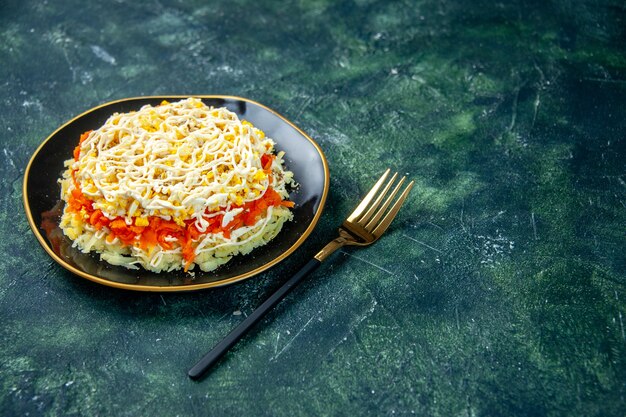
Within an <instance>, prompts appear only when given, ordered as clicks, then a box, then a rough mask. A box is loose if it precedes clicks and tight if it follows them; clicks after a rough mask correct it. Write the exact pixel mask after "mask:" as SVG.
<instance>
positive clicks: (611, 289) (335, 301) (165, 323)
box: [0, 0, 626, 416]
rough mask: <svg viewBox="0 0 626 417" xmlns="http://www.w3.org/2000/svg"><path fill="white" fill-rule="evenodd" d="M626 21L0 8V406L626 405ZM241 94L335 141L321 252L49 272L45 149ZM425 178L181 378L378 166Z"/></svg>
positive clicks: (457, 11)
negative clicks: (132, 115) (204, 373)
mask: <svg viewBox="0 0 626 417" xmlns="http://www.w3.org/2000/svg"><path fill="white" fill-rule="evenodd" d="M625 19H626V10H625V8H624V4H623V2H620V1H615V0H597V1H578V2H562V1H555V0H553V1H542V2H539V1H525V2H524V1H512V2H504V3H492V2H488V1H481V0H479V1H474V2H470V1H462V0H446V1H435V0H418V1H412V2H409V1H405V2H388V1H382V0H381V1H377V0H372V1H366V0H359V1H348V2H331V1H323V0H319V1H287V2H271V1H258V2H252V1H236V2H202V1H184V2H183V1H174V0H156V1H148V2H123V1H114V2H110V3H107V4H104V3H102V4H100V3H98V2H82V1H64V2H40V1H31V0H24V1H19V2H18V1H14V0H5V1H1V2H0V62H2V64H1V65H0V95H1V97H2V100H0V121H1V122H0V141H1V142H0V144H1V148H2V150H1V152H2V154H1V155H0V157H2V159H3V163H2V164H1V165H0V173H1V177H0V231H1V236H2V239H0V250H1V253H2V257H1V258H0V315H1V317H2V319H1V320H0V414H2V415H6V416H10V415H12V416H17V415H31V416H35V415H46V416H57V415H58V416H61V415H62V416H72V415H74V416H78V415H85V416H97V415H101V416H104V415H116V416H131V415H164V416H176V415H180V416H200V415H254V416H260V415H271V416H292V415H312V416H319V415H364V414H371V415H411V414H417V415H432V416H451V415H456V416H498V415H502V416H510V415H519V416H559V415H563V416H571V415H586V416H609V415H615V416H618V415H621V416H623V413H624V409H626V406H625V400H624V395H625V394H626V385H625V384H624V381H626V336H625V330H624V321H626V317H625V316H626V274H625V271H626V250H625V249H626V241H625V232H626V169H625V168H626V167H625V162H624V161H626V140H625V139H626V53H625V52H626V50H625V45H626V35H625V28H626V22H625ZM155 94H232V95H239V96H244V97H248V98H250V99H253V100H256V101H259V102H261V103H263V104H265V105H267V106H269V107H271V108H274V109H275V110H276V111H278V112H279V113H281V114H283V115H284V116H286V117H287V118H288V119H290V120H292V121H293V122H294V123H295V124H297V125H298V126H300V127H301V128H302V129H303V130H304V131H306V132H307V133H308V134H309V135H310V136H312V137H313V138H314V139H315V140H317V141H318V143H319V144H320V145H321V146H322V148H323V149H324V152H325V153H326V155H327V157H328V160H329V165H330V170H331V176H332V180H331V190H330V195H329V200H328V201H329V203H328V205H327V208H326V211H325V213H324V216H323V218H322V220H321V222H320V224H319V226H318V227H317V229H316V231H315V233H314V234H313V235H312V237H311V238H310V240H309V241H307V242H306V244H305V245H304V246H303V247H302V248H301V249H299V250H298V251H297V252H296V253H295V254H294V255H293V256H292V257H291V258H289V259H288V260H287V261H285V262H283V263H281V264H280V265H279V266H277V267H276V268H273V269H272V270H271V271H270V272H267V273H264V274H262V275H260V276H258V277H256V278H254V279H251V280H249V281H246V282H244V283H242V284H238V285H234V286H231V287H228V288H223V289H216V290H208V291H202V292H198V293H191V294H163V295H159V294H139V293H131V292H124V291H120V290H114V289H110V288H104V287H101V286H98V285H96V284H93V283H90V282H86V281H84V280H81V279H79V278H77V277H74V276H72V275H70V274H69V273H67V272H65V271H64V270H62V269H61V268H60V267H59V266H57V265H56V264H54V263H53V262H52V261H51V260H50V259H49V258H48V257H47V256H46V255H45V253H44V251H43V250H42V249H41V248H40V247H39V245H38V243H37V242H36V240H35V238H34V237H33V236H32V235H31V234H30V231H29V227H28V225H27V222H26V219H25V216H24V214H23V209H22V203H21V198H22V196H21V184H22V177H23V172H24V169H25V167H26V164H27V162H28V159H29V157H30V155H31V154H32V152H33V151H34V150H35V149H36V147H37V146H38V145H39V144H40V143H41V141H42V140H43V139H44V138H45V137H46V136H47V135H48V134H50V133H51V132H52V131H53V130H54V129H55V128H56V127H57V126H59V125H60V124H62V123H63V122H65V121H66V120H68V119H70V118H72V117H73V116H75V115H76V114H79V113H81V112H82V111H84V110H86V109H89V108H91V107H92V106H95V105H97V104H100V103H103V102H106V101H110V100H114V99H118V98H124V97H131V96H138V95H155ZM386 167H391V168H392V169H394V170H398V171H400V172H402V173H408V175H409V176H410V177H411V178H412V179H414V180H415V181H416V187H415V189H414V191H413V192H412V194H411V196H410V198H409V200H408V203H407V204H406V207H405V208H404V209H403V211H402V213H401V215H400V216H399V217H398V219H397V221H396V222H395V223H394V226H393V227H392V229H391V230H390V231H389V233H388V234H387V235H386V236H385V237H384V239H382V240H381V241H380V242H379V243H377V244H376V245H374V246H373V247H370V248H367V249H363V250H354V251H352V250H348V249H347V250H345V251H343V252H341V253H339V254H337V255H335V256H334V257H333V258H332V259H331V260H330V261H329V262H328V263H326V264H324V265H323V266H322V268H321V269H319V270H318V272H317V273H316V274H315V275H314V276H313V277H311V279H310V280H309V281H307V282H306V283H305V284H304V285H303V286H302V287H300V288H298V289H297V290H296V291H295V292H294V293H293V294H292V295H291V296H290V297H289V298H287V299H286V301H285V302H284V303H283V304H281V305H280V306H279V307H278V308H277V309H276V310H275V311H273V312H272V313H271V314H270V315H269V317H268V318H267V320H265V321H264V322H263V323H262V325H261V326H259V328H258V329H257V330H255V331H254V332H252V333H251V334H250V335H249V336H248V337H247V338H245V339H244V340H243V342H242V343H240V344H239V345H238V346H237V347H236V348H235V349H234V350H233V351H232V352H231V353H230V354H229V355H228V356H227V357H226V358H225V360H224V361H223V362H221V363H220V366H218V367H217V368H216V369H214V371H213V372H212V373H211V374H210V375H209V376H208V377H207V378H206V379H205V380H204V381H203V382H201V383H196V382H193V381H191V380H189V379H188V378H187V377H186V370H187V369H188V368H189V367H190V366H191V365H192V364H193V363H194V362H195V361H196V360H197V359H198V358H199V357H200V356H201V355H202V354H203V353H205V352H206V351H207V349H208V348H209V347H210V346H212V345H213V344H214V343H216V342H217V341H219V340H220V338H221V337H223V336H224V335H225V334H226V333H227V332H228V331H229V330H230V329H231V328H232V327H233V326H235V325H236V324H237V323H238V322H240V321H241V320H242V318H243V317H244V316H246V315H247V314H249V313H250V312H251V311H252V310H253V309H254V307H255V306H256V305H258V304H259V303H260V302H261V301H262V300H263V299H264V298H265V297H266V296H267V295H268V294H270V292H271V291H272V290H273V289H274V288H276V287H277V286H278V285H280V283H281V282H282V281H283V280H284V279H285V278H287V277H288V276H289V275H290V274H291V273H293V272H294V271H295V270H296V269H297V268H298V266H300V265H302V264H303V263H304V262H306V260H307V259H308V258H309V257H310V256H312V255H313V254H314V253H315V252H316V251H317V249H319V247H321V245H322V244H323V243H325V241H326V240H328V239H330V238H332V237H333V236H334V233H335V227H336V226H337V225H338V224H339V223H340V221H341V220H342V219H343V218H344V216H345V215H346V214H347V213H349V211H350V210H351V209H352V206H353V205H354V203H355V202H356V201H357V200H358V198H359V197H360V196H361V195H362V193H363V191H365V190H367V189H368V188H369V186H370V185H371V183H372V182H373V181H374V179H375V178H377V177H378V175H379V174H380V173H381V172H382V171H383V170H384V169H385V168H386Z"/></svg>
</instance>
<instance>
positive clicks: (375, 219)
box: [365, 177, 406, 231]
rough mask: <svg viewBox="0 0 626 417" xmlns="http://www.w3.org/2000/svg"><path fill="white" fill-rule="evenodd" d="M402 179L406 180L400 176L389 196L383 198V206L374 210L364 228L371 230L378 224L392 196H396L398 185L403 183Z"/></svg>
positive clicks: (400, 185)
mask: <svg viewBox="0 0 626 417" xmlns="http://www.w3.org/2000/svg"><path fill="white" fill-rule="evenodd" d="M404 180H406V177H402V178H401V179H400V181H399V182H398V184H397V185H396V186H395V188H394V189H393V191H392V192H391V194H390V195H389V197H387V199H386V200H385V204H383V206H382V207H381V208H380V209H379V210H378V211H377V212H376V215H375V216H374V217H373V218H372V220H370V221H369V222H368V223H367V224H366V225H365V230H367V231H371V230H372V229H373V228H374V227H375V226H376V225H377V224H378V221H379V220H380V218H381V217H382V216H383V214H385V211H387V208H388V207H389V205H390V204H391V202H392V201H393V198H394V197H395V196H396V194H398V191H399V190H400V187H402V184H404ZM389 185H391V184H389ZM387 188H389V187H387ZM381 199H382V197H381Z"/></svg>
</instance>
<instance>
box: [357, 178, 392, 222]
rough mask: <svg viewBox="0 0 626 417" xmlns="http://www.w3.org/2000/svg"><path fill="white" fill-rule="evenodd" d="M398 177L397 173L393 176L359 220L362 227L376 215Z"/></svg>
mask: <svg viewBox="0 0 626 417" xmlns="http://www.w3.org/2000/svg"><path fill="white" fill-rule="evenodd" d="M397 176H398V173H397V172H396V173H394V174H393V176H392V177H391V179H390V180H389V181H387V185H385V188H383V190H382V191H381V192H380V193H378V197H377V198H376V200H375V201H374V202H373V203H372V204H371V205H370V206H369V208H368V210H367V211H366V212H365V214H364V215H363V216H361V217H360V218H359V221H358V223H359V224H360V225H361V226H363V225H365V224H366V223H367V220H368V219H369V218H370V217H372V214H374V212H375V211H376V209H377V208H378V206H379V205H380V203H381V202H382V201H383V198H385V195H387V192H389V189H390V188H391V186H392V185H393V183H394V182H395V181H396V177H397Z"/></svg>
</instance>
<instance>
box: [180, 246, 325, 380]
mask: <svg viewBox="0 0 626 417" xmlns="http://www.w3.org/2000/svg"><path fill="white" fill-rule="evenodd" d="M320 264H321V262H320V261H318V260H317V259H315V258H313V259H311V260H310V261H309V262H307V264H306V265H304V266H303V267H302V269H300V270H299V271H298V272H296V274H295V275H294V276H292V277H291V278H290V279H289V280H287V281H286V282H285V283H284V284H283V285H282V286H281V287H280V288H279V289H278V290H276V292H274V294H272V295H271V296H270V298H268V299H267V300H265V301H264V302H263V304H261V305H260V306H259V307H257V308H256V309H255V310H254V311H253V312H252V314H250V315H249V316H248V317H246V318H245V320H244V321H242V322H241V323H239V325H238V326H237V327H235V328H234V329H233V330H232V331H231V332H230V333H229V334H228V336H226V337H225V338H224V339H223V340H222V341H221V342H219V343H218V344H217V345H215V347H214V348H213V349H212V350H211V351H210V352H209V353H207V354H206V355H204V356H203V357H202V359H200V360H199V361H198V363H196V364H195V365H194V366H193V367H192V368H191V369H190V370H189V372H188V375H189V377H190V378H191V379H200V378H201V377H202V375H204V373H205V372H206V371H208V370H209V368H210V367H211V366H213V365H214V364H215V362H217V361H218V360H219V359H220V358H221V357H222V356H223V355H224V354H225V353H226V352H227V351H228V350H229V349H230V348H231V347H233V346H234V345H235V343H237V342H238V341H239V339H241V338H242V337H243V336H244V335H245V334H246V333H247V332H248V330H250V329H251V328H252V326H254V325H255V324H256V323H258V322H259V321H260V320H261V319H262V318H263V317H264V316H265V315H266V314H267V312H268V311H270V310H271V309H272V308H274V306H275V305H276V304H278V303H279V302H280V301H281V300H282V299H283V298H285V296H286V295H287V294H289V292H290V291H291V290H292V289H294V288H295V287H296V285H298V284H299V283H300V282H301V281H302V280H303V279H304V278H306V277H307V276H308V275H309V274H310V273H311V272H313V271H315V270H316V269H317V267H318V266H320Z"/></svg>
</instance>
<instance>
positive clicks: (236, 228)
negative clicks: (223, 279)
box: [61, 98, 293, 272]
mask: <svg viewBox="0 0 626 417" xmlns="http://www.w3.org/2000/svg"><path fill="white" fill-rule="evenodd" d="M282 158H283V153H282V152H280V153H278V154H277V155H276V154H274V142H273V141H272V140H271V139H270V138H267V137H265V134H264V133H263V132H262V131H261V130H259V129H257V128H256V127H254V126H253V125H252V124H251V123H249V122H247V121H245V120H239V119H238V117H237V115H236V114H235V113H233V112H230V111H229V110H227V109H225V108H213V107H208V106H206V105H205V104H204V103H202V101H201V100H198V99H194V98H189V99H186V100H181V101H179V102H176V103H168V102H163V103H161V105H159V106H156V107H153V106H144V107H142V108H141V109H140V110H139V111H136V112H130V113H115V114H113V115H112V116H111V117H110V118H109V119H108V120H107V121H106V123H104V125H103V126H101V127H100V128H98V129H97V130H94V131H89V132H85V133H84V134H83V135H82V136H81V138H80V143H79V144H78V146H77V147H76V149H75V150H74V159H70V160H68V161H66V167H67V170H66V171H65V172H64V174H63V178H62V179H61V185H62V187H61V188H62V189H61V198H62V200H63V201H64V202H65V203H66V204H65V208H64V211H63V216H62V218H61V228H62V229H63V232H64V233H65V235H67V236H68V237H69V238H70V239H72V240H73V244H74V246H76V247H78V248H79V249H80V250H82V251H83V252H90V251H95V252H98V253H100V256H101V258H102V259H104V260H105V261H107V262H109V263H111V264H114V265H122V266H125V267H127V268H138V266H142V267H143V268H146V269H148V270H152V271H156V272H159V271H164V270H167V271H169V270H174V269H180V268H184V269H185V270H186V271H187V270H191V269H193V268H194V266H195V265H198V266H199V267H200V269H202V270H204V271H211V270H213V269H215V268H217V267H218V266H219V265H222V264H224V263H226V262H227V261H228V260H230V259H231V258H232V256H234V255H237V254H240V253H241V254H246V253H248V252H250V251H251V250H252V249H253V248H255V247H258V246H261V245H264V244H266V243H267V242H268V241H269V240H271V239H272V238H274V237H275V236H276V235H277V234H278V232H279V231H280V229H281V228H282V225H283V223H284V222H285V221H288V220H290V219H291V218H292V214H291V212H290V210H289V208H290V207H292V206H293V203H292V202H290V201H288V197H289V193H288V190H287V187H288V186H290V185H293V174H292V173H291V172H289V171H286V170H285V169H284V167H283V159H282Z"/></svg>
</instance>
